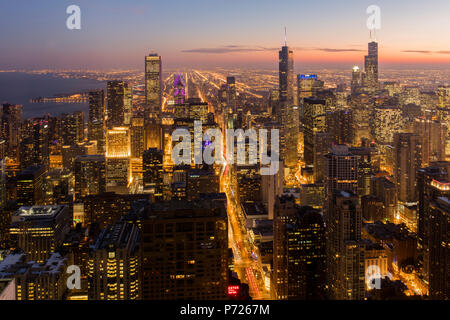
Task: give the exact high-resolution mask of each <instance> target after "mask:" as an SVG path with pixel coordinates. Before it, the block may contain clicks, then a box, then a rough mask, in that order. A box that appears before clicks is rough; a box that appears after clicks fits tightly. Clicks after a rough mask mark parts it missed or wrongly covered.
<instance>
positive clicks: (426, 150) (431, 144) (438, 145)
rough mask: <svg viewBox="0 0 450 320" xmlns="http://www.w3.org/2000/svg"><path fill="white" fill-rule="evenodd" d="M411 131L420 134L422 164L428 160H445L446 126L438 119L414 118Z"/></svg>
mask: <svg viewBox="0 0 450 320" xmlns="http://www.w3.org/2000/svg"><path fill="white" fill-rule="evenodd" d="M413 131H414V133H415V134H418V135H420V136H421V138H422V139H421V144H422V166H424V167H425V166H428V164H429V163H430V162H435V161H443V160H445V138H446V134H447V128H446V126H445V125H443V124H442V123H441V122H440V121H437V120H432V119H429V118H428V119H427V118H425V117H421V118H416V120H415V123H414V127H413Z"/></svg>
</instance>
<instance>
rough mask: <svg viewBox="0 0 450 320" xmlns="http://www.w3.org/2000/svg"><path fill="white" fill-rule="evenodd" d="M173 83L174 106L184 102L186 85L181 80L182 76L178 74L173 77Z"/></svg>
mask: <svg viewBox="0 0 450 320" xmlns="http://www.w3.org/2000/svg"><path fill="white" fill-rule="evenodd" d="M174 79H175V80H174V81H173V90H174V91H173V100H174V102H175V104H181V103H184V100H186V83H185V81H184V79H183V76H182V75H181V73H178V74H177V75H176V76H174Z"/></svg>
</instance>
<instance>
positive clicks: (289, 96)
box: [278, 43, 294, 106]
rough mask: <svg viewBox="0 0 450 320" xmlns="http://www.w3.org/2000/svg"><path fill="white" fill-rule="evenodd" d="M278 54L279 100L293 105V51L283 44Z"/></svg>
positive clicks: (286, 104)
mask: <svg viewBox="0 0 450 320" xmlns="http://www.w3.org/2000/svg"><path fill="white" fill-rule="evenodd" d="M278 55H279V89H280V102H281V103H283V104H284V105H285V106H292V105H294V52H293V51H292V50H290V49H289V47H288V46H287V45H286V43H285V45H284V46H283V47H282V48H281V50H280V51H279V53H278Z"/></svg>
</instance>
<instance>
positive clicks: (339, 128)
mask: <svg viewBox="0 0 450 320" xmlns="http://www.w3.org/2000/svg"><path fill="white" fill-rule="evenodd" d="M326 122H327V132H328V133H329V134H330V138H331V140H332V142H333V143H335V144H346V145H349V146H351V145H352V144H353V141H354V124H353V111H352V109H350V108H346V109H343V110H336V111H333V112H327V114H326Z"/></svg>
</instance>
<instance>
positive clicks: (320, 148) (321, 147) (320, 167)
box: [313, 132, 332, 182]
mask: <svg viewBox="0 0 450 320" xmlns="http://www.w3.org/2000/svg"><path fill="white" fill-rule="evenodd" d="M313 141H314V147H313V165H314V181H315V182H321V181H323V178H324V173H325V156H326V155H327V154H328V153H329V152H330V148H331V145H332V140H331V138H330V134H329V133H328V132H318V133H316V134H315V135H314V138H313Z"/></svg>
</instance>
